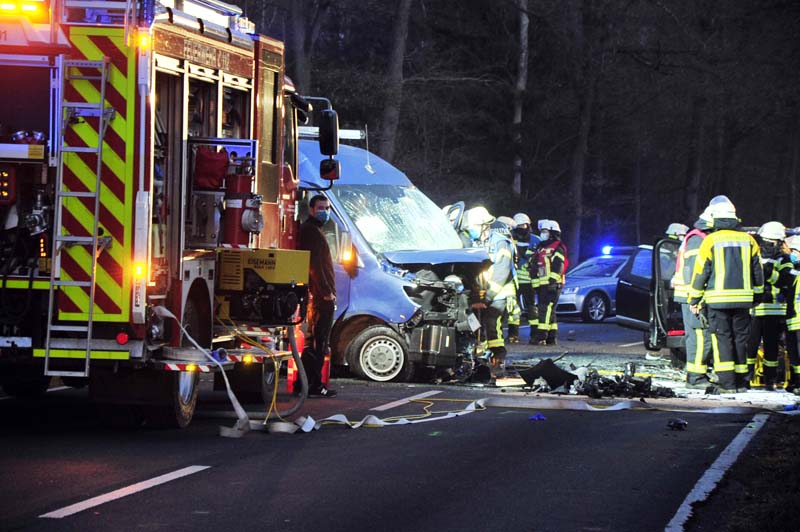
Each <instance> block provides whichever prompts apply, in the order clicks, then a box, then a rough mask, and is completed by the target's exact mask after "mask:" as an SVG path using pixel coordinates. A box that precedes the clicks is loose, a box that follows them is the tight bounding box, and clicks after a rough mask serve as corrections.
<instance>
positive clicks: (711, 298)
mask: <svg viewBox="0 0 800 532" xmlns="http://www.w3.org/2000/svg"><path fill="white" fill-rule="evenodd" d="M716 224H717V220H715V225H716ZM731 226H733V224H731ZM763 293H764V270H763V269H762V268H761V258H760V256H759V248H758V244H757V243H756V241H755V240H754V239H753V237H752V236H750V235H748V234H747V233H743V232H741V231H736V230H733V229H721V230H719V231H716V232H714V233H711V234H710V235H708V236H707V237H705V238H704V239H703V243H702V244H700V249H699V250H698V255H697V260H696V261H695V265H694V275H693V277H692V287H691V289H690V290H689V303H690V304H692V305H696V304H698V303H700V300H702V299H705V302H706V304H707V305H708V306H709V307H711V308H720V309H723V308H750V307H752V306H753V300H754V295H757V296H758V297H761V295H762V294H763Z"/></svg>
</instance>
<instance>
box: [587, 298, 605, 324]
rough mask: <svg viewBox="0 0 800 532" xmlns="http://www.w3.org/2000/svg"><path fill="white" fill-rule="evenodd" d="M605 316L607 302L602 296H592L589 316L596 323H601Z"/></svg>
mask: <svg viewBox="0 0 800 532" xmlns="http://www.w3.org/2000/svg"><path fill="white" fill-rule="evenodd" d="M605 315H606V302H605V301H603V298H602V297H600V296H592V298H591V299H590V300H589V316H590V317H591V318H592V319H593V320H595V321H600V320H602V319H603V318H604V317H605Z"/></svg>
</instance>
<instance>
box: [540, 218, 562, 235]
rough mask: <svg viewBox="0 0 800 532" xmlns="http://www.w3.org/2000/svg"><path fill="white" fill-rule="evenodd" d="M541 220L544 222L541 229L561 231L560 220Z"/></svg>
mask: <svg viewBox="0 0 800 532" xmlns="http://www.w3.org/2000/svg"><path fill="white" fill-rule="evenodd" d="M540 222H544V223H542V224H541V226H540V229H547V230H548V231H556V232H558V233H560V232H561V226H560V225H558V222H557V221H555V220H540Z"/></svg>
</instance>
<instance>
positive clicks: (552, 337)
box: [544, 329, 558, 345]
mask: <svg viewBox="0 0 800 532" xmlns="http://www.w3.org/2000/svg"><path fill="white" fill-rule="evenodd" d="M557 336H558V332H556V331H554V330H552V329H551V330H550V331H549V332H548V333H547V338H545V341H544V343H545V344H546V345H556V337H557Z"/></svg>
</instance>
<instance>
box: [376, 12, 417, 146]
mask: <svg viewBox="0 0 800 532" xmlns="http://www.w3.org/2000/svg"><path fill="white" fill-rule="evenodd" d="M411 1H412V0H401V2H400V4H399V5H398V6H397V18H396V19H395V26H394V39H393V40H392V51H391V56H390V58H389V69H388V72H387V76H386V100H385V103H384V106H383V118H382V120H381V137H380V139H381V141H380V150H379V152H378V153H379V155H380V156H381V157H383V158H384V159H386V160H387V161H391V160H392V158H393V157H394V149H395V142H396V138H397V125H398V123H399V122H400V108H401V106H402V104H403V63H404V62H405V56H406V40H407V39H408V17H409V14H410V12H411Z"/></svg>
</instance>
